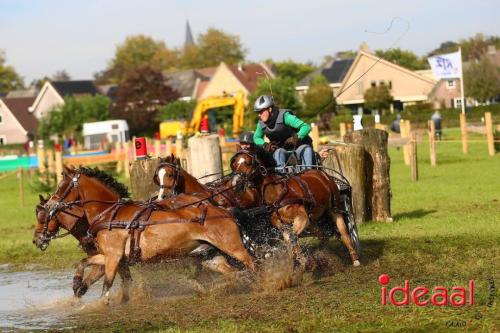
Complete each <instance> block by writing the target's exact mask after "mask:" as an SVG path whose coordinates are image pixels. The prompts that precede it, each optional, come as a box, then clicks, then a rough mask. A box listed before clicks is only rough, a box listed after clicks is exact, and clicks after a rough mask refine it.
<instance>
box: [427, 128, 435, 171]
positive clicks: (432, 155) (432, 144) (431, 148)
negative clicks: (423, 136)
mask: <svg viewBox="0 0 500 333" xmlns="http://www.w3.org/2000/svg"><path fill="white" fill-rule="evenodd" d="M428 125H429V153H430V160H431V166H433V167H434V166H436V125H435V124H434V121H432V120H429V121H428Z"/></svg>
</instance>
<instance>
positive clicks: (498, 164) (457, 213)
mask: <svg viewBox="0 0 500 333" xmlns="http://www.w3.org/2000/svg"><path fill="white" fill-rule="evenodd" d="M457 133H458V131H457V130H451V131H447V133H446V134H447V137H448V138H453V137H454V136H456V134H457ZM418 154H419V173H420V180H419V181H418V182H415V183H412V182H411V181H410V170H409V167H407V166H405V165H404V164H403V159H402V157H403V156H402V155H403V154H402V151H400V150H399V151H398V150H396V149H391V150H390V156H391V160H392V164H391V185H392V192H393V199H392V214H393V217H394V223H391V224H384V223H373V222H372V223H366V224H363V225H361V226H360V228H359V232H360V238H361V245H362V249H363V250H362V264H363V266H361V267H359V268H352V267H350V266H348V265H347V263H348V258H347V255H346V252H345V250H344V249H343V248H342V247H341V246H340V242H339V241H336V240H332V241H331V245H330V249H329V253H330V256H331V257H332V263H334V266H333V268H334V270H333V272H332V274H330V275H328V276H325V277H322V278H319V279H314V278H313V277H312V276H311V275H310V274H309V273H308V274H306V275H305V277H304V279H303V281H302V283H301V284H300V285H299V286H296V287H293V288H288V289H285V290H283V291H266V292H262V291H248V290H243V291H242V290H239V289H238V288H228V289H224V290H217V291H212V292H208V293H207V294H203V295H191V296H189V295H188V296H184V297H175V298H171V297H170V298H165V297H164V298H153V299H151V298H147V299H144V298H142V299H141V298H139V299H135V300H133V301H132V302H131V303H130V304H129V305H127V306H113V307H111V308H104V309H102V308H100V310H98V311H95V312H90V313H84V314H79V315H78V316H75V318H73V319H72V320H71V322H72V325H76V327H77V328H78V329H79V330H86V331H89V332H94V331H120V332H121V331H130V332H137V331H151V332H184V331H189V332H212V331H224V332H334V331H347V332H374V331H380V332H406V331H412V332H414V331H421V332H427V331H435V332H442V331H452V332H454V331H464V330H466V331H472V332H476V331H480V332H481V331H483V332H498V331H499V330H500V317H499V315H498V312H499V311H498V305H497V303H498V297H497V298H496V299H495V298H494V296H495V292H494V291H493V289H492V282H491V281H492V280H491V279H493V281H494V283H495V288H496V289H498V285H499V283H500V282H499V277H500V275H499V274H498V267H499V259H500V226H499V223H500V154H497V155H496V156H494V157H490V156H488V153H487V147H486V143H476V142H471V143H470V144H469V154H468V155H463V154H462V149H461V145H460V143H455V142H437V159H438V166H437V167H434V168H433V167H431V166H430V164H429V157H428V144H427V143H426V142H425V143H423V144H421V145H419V146H418ZM0 190H1V191H2V192H1V193H2V200H1V204H0V208H1V209H2V214H0V230H1V232H2V241H1V242H0V263H11V264H13V266H12V267H13V268H16V269H26V267H28V268H31V269H33V267H34V266H33V265H36V266H35V267H40V268H41V267H51V268H57V267H59V268H61V267H65V268H70V267H71V265H72V264H73V263H75V262H76V261H77V260H78V259H80V258H81V257H82V256H83V252H81V251H80V250H79V249H78V248H77V247H76V243H75V242H74V241H72V240H69V239H63V240H56V241H54V242H53V243H52V244H51V245H50V247H49V248H48V250H47V251H46V252H45V253H41V252H40V251H39V250H37V249H35V247H34V246H33V245H32V244H31V237H32V233H33V229H32V227H33V223H34V205H35V203H36V200H37V199H36V197H35V195H34V194H30V192H29V190H28V188H26V193H27V197H26V207H25V208H23V209H20V208H19V200H18V197H17V195H18V191H19V190H18V183H17V180H16V179H15V176H10V177H7V178H5V179H2V180H0ZM495 262H496V264H495ZM27 265H28V266H27ZM495 267H496V269H495ZM139 269H140V268H139V267H136V268H134V269H133V271H132V274H133V275H135V276H137V275H139V274H138V273H139ZM187 272H188V274H190V272H191V271H190V270H189V269H188V270H187ZM383 273H386V274H388V275H389V276H390V277H391V282H390V284H389V287H394V286H398V285H402V284H403V282H404V280H405V279H407V280H410V289H413V288H415V287H416V286H417V285H424V286H426V287H428V288H432V287H434V286H439V285H443V286H446V287H448V288H451V287H452V286H467V282H468V281H469V279H474V280H475V284H476V288H475V289H476V292H475V302H476V303H475V305H474V306H465V307H459V308H454V307H437V306H427V307H417V306H415V305H410V306H406V307H399V308H398V307H395V306H392V305H391V306H385V307H384V306H382V305H381V301H380V298H381V286H380V285H379V283H378V281H377V279H378V276H379V275H380V274H383ZM117 282H119V279H117ZM492 297H493V306H491V307H488V306H487V303H488V301H489V300H490V299H491V298H492ZM450 324H454V325H461V326H463V325H464V326H465V327H458V328H456V327H451V328H450V327H448V325H450Z"/></svg>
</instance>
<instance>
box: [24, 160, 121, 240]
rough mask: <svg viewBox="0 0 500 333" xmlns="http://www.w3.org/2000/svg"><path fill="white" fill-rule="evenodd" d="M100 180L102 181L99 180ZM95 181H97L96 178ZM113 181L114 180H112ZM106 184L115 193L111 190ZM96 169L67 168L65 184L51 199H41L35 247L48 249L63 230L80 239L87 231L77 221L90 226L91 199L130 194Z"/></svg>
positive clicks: (37, 213)
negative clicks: (60, 230)
mask: <svg viewBox="0 0 500 333" xmlns="http://www.w3.org/2000/svg"><path fill="white" fill-rule="evenodd" d="M97 177H100V178H97ZM94 178H96V179H94ZM110 179H111V180H110ZM105 181H107V182H108V183H109V184H111V185H112V186H115V188H114V190H113V189H109V188H108V184H106V183H105ZM115 183H116V181H115V180H114V179H113V178H112V177H111V176H108V175H105V174H104V173H103V172H102V171H98V170H97V169H89V168H80V169H74V168H69V167H66V166H65V167H64V170H63V178H62V181H61V182H60V183H59V184H58V187H57V189H56V191H55V192H54V194H52V195H51V196H50V197H49V198H48V199H45V198H43V197H42V196H40V203H39V204H38V205H37V207H36V218H37V225H36V227H35V232H34V236H33V244H35V245H36V246H37V247H38V248H40V249H41V250H45V249H46V248H47V247H48V245H49V243H50V241H51V240H52V239H53V238H55V237H57V234H58V232H59V229H60V227H62V228H63V229H66V230H67V231H68V232H70V233H72V234H73V235H74V236H75V237H76V238H77V239H79V240H80V239H81V237H83V236H84V235H82V233H83V232H84V231H85V230H83V229H85V228H76V225H77V224H78V222H84V224H85V227H88V222H87V221H89V218H88V216H87V213H86V211H85V209H84V204H85V202H86V201H88V200H110V201H112V200H115V201H116V200H118V199H119V198H120V197H121V196H124V195H126V194H128V191H127V190H126V189H125V188H124V187H123V186H122V185H116V184H115Z"/></svg>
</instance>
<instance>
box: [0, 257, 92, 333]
mask: <svg viewBox="0 0 500 333" xmlns="http://www.w3.org/2000/svg"><path fill="white" fill-rule="evenodd" d="M72 279H73V272H72V271H50V272H49V271H47V272H43V271H34V272H31V271H30V272H9V271H8V270H7V269H6V267H5V266H4V267H0V331H9V330H12V331H14V330H17V329H29V330H33V329H44V328H49V327H57V326H59V327H64V326H61V325H63V320H64V318H65V317H66V316H68V315H70V314H71V313H74V312H75V311H77V310H78V309H79V308H81V307H82V306H84V304H85V303H86V302H92V301H95V300H96V299H97V298H98V295H99V290H100V288H96V287H97V286H96V287H94V288H91V290H89V292H88V294H87V295H86V296H85V300H84V301H81V300H76V299H75V298H74V297H73V294H72V289H71V284H72ZM84 302H85V303H84Z"/></svg>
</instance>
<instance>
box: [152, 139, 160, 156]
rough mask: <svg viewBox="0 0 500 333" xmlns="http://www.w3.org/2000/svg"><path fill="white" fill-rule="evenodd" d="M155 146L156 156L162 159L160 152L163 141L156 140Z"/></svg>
mask: <svg viewBox="0 0 500 333" xmlns="http://www.w3.org/2000/svg"><path fill="white" fill-rule="evenodd" d="M154 145H155V156H156V157H160V156H161V152H160V147H161V141H160V140H158V139H155V141H154Z"/></svg>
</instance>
